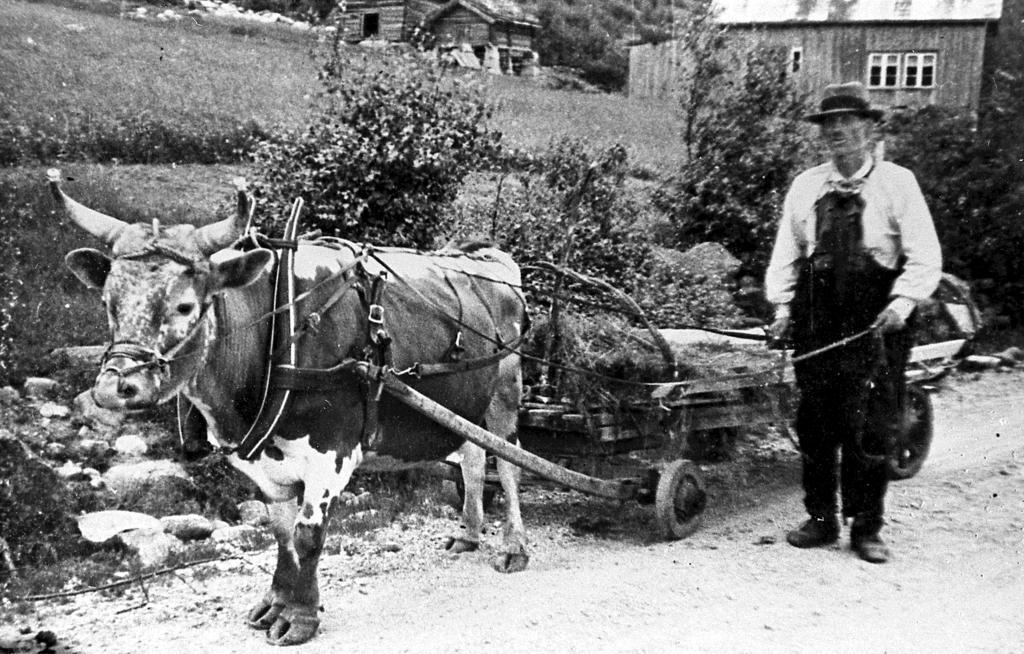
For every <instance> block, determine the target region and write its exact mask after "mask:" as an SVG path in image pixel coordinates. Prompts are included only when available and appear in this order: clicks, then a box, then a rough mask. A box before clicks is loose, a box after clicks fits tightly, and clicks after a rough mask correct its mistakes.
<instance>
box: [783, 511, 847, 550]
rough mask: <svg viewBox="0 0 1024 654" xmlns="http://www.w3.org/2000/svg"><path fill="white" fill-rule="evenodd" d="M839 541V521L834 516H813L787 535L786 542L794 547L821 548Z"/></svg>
mask: <svg viewBox="0 0 1024 654" xmlns="http://www.w3.org/2000/svg"><path fill="white" fill-rule="evenodd" d="M837 540H839V520H837V519H836V517H835V516H834V515H832V516H827V517H816V516H811V518H810V519H809V520H807V521H806V522H804V523H803V524H802V525H800V526H799V527H797V528H796V529H794V530H792V531H790V532H789V533H787V534H786V542H788V543H789V544H790V545H792V546H793V547H800V548H805V547H821V546H822V545H828V544H830V543H834V542H836V541H837Z"/></svg>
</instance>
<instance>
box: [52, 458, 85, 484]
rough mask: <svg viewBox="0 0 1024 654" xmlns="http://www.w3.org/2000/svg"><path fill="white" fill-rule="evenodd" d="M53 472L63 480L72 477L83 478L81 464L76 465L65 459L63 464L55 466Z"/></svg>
mask: <svg viewBox="0 0 1024 654" xmlns="http://www.w3.org/2000/svg"><path fill="white" fill-rule="evenodd" d="M54 472H56V473H57V476H58V477H60V478H61V479H64V480H72V479H84V478H85V477H84V476H83V471H82V466H80V465H78V464H77V463H75V462H74V461H65V462H64V465H62V466H61V467H59V468H57V469H56V470H55V471H54Z"/></svg>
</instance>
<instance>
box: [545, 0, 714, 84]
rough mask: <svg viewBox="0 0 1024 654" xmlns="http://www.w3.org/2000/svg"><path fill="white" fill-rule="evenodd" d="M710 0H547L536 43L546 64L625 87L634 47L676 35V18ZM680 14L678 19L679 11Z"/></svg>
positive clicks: (594, 80) (585, 77)
mask: <svg viewBox="0 0 1024 654" xmlns="http://www.w3.org/2000/svg"><path fill="white" fill-rule="evenodd" d="M708 4H709V2H708V0H676V1H675V2H665V1H664V0H631V1H630V2H626V1H625V0H543V1H542V2H541V3H540V5H539V6H538V8H537V18H538V20H539V21H540V30H539V33H538V35H537V38H536V40H535V41H534V47H535V48H536V49H537V52H538V54H539V55H540V59H541V63H543V64H544V65H545V66H567V67H570V68H575V69H577V70H579V71H580V73H581V74H582V77H583V79H584V80H586V81H587V82H590V83H591V84H594V85H596V86H598V87H600V88H602V89H604V90H606V91H617V90H621V89H622V88H624V87H625V85H626V81H627V79H628V78H629V54H628V50H627V48H628V46H629V45H630V44H636V43H659V42H661V41H666V40H668V39H670V38H673V34H674V33H675V25H674V24H673V20H676V21H680V20H683V18H682V17H683V16H686V15H687V14H688V13H690V12H694V11H698V12H703V11H704V9H703V7H705V6H706V5H708ZM674 15H675V18H673V16H674Z"/></svg>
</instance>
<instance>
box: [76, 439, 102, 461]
mask: <svg viewBox="0 0 1024 654" xmlns="http://www.w3.org/2000/svg"><path fill="white" fill-rule="evenodd" d="M109 451H110V443H108V442H107V441H105V440H103V439H102V438H83V439H81V440H78V441H74V442H72V443H69V444H68V453H70V454H71V455H72V456H75V457H80V458H90V457H94V456H104V455H106V454H107V453H108V452H109Z"/></svg>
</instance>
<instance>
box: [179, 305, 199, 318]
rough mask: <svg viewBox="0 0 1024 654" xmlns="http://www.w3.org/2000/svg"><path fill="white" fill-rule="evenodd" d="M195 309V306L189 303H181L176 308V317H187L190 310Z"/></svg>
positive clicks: (190, 312)
mask: <svg viewBox="0 0 1024 654" xmlns="http://www.w3.org/2000/svg"><path fill="white" fill-rule="evenodd" d="M195 308H196V305H194V304H192V303H191V302H182V303H181V304H179V305H178V306H177V307H176V310H177V312H178V315H181V316H188V315H191V314H192V310H193V309H195Z"/></svg>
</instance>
